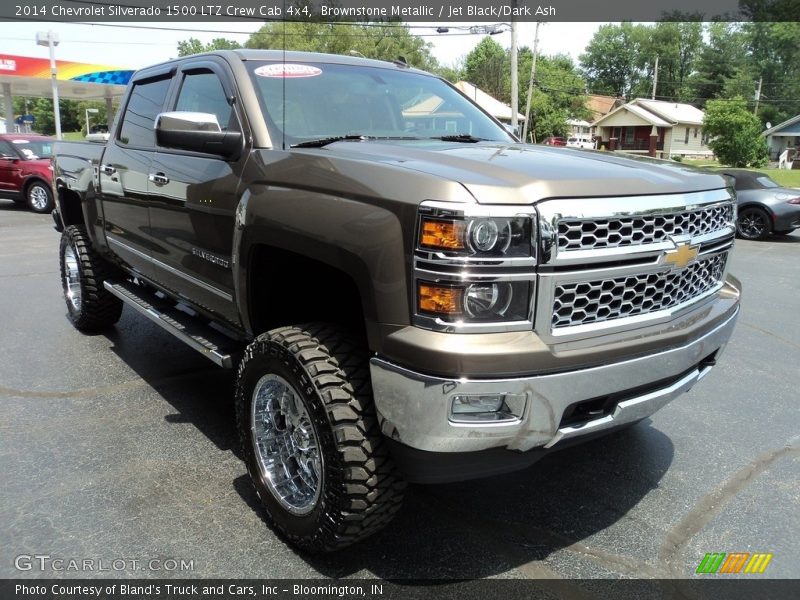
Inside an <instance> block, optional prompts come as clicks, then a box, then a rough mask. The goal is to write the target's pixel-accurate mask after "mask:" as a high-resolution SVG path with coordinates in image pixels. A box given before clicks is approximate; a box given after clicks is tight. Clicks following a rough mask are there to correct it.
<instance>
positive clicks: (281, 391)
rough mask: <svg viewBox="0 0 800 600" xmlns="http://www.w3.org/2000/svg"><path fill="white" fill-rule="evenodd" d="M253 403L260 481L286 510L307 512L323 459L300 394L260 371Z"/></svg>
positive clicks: (316, 494)
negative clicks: (261, 374) (261, 375)
mask: <svg viewBox="0 0 800 600" xmlns="http://www.w3.org/2000/svg"><path fill="white" fill-rule="evenodd" d="M251 406H252V409H251V411H252V412H251V415H250V433H251V436H252V442H253V447H254V449H255V451H256V457H257V461H256V462H257V465H258V470H259V475H260V477H261V479H262V481H263V483H264V485H265V486H266V487H267V489H268V490H269V491H270V493H271V494H272V495H273V496H274V497H275V499H276V500H277V501H278V502H279V503H280V504H281V506H283V507H284V508H285V509H286V510H287V511H289V512H290V513H292V514H295V515H305V514H308V513H309V512H311V511H312V510H313V509H314V507H315V506H316V504H317V501H318V500H319V496H320V490H321V489H322V485H321V479H322V458H321V454H320V450H319V443H318V441H317V435H316V432H315V431H314V426H313V425H312V424H311V419H310V417H309V415H308V410H307V409H306V407H305V404H304V403H303V400H302V399H301V398H300V394H298V392H297V390H295V389H294V387H293V386H292V385H291V384H289V383H288V382H287V381H286V380H285V379H283V378H282V377H280V376H279V375H274V374H269V375H264V376H263V377H262V378H261V379H259V380H258V383H257V384H256V386H255V389H254V390H253V397H252V400H251Z"/></svg>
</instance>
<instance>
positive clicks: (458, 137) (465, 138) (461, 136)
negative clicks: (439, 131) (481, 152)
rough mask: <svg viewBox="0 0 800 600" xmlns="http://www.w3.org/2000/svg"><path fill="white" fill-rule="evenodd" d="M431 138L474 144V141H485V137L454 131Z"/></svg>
mask: <svg viewBox="0 0 800 600" xmlns="http://www.w3.org/2000/svg"><path fill="white" fill-rule="evenodd" d="M430 139H432V140H442V141H443V142H461V143H464V144H474V143H476V142H486V141H488V140H486V139H485V138H479V137H475V136H474V135H470V134H469V133H454V134H453V135H442V136H437V137H432V138H430Z"/></svg>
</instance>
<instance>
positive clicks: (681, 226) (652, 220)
mask: <svg viewBox="0 0 800 600" xmlns="http://www.w3.org/2000/svg"><path fill="white" fill-rule="evenodd" d="M731 222H733V204H732V203H730V202H726V203H724V204H718V205H715V206H710V207H707V208H702V209H698V210H686V211H682V212H675V213H668V214H654V215H637V216H635V217H614V218H608V219H592V220H590V221H589V220H583V219H569V218H568V219H560V220H559V221H558V249H559V251H569V250H593V249H596V248H620V247H624V246H636V245H639V244H653V243H658V242H663V241H665V240H668V239H669V238H670V236H675V235H690V236H692V237H696V236H701V235H706V234H709V233H713V232H715V231H720V230H722V229H724V228H725V227H727V226H729V224H730V223H731Z"/></svg>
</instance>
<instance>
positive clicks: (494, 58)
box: [464, 36, 511, 101]
mask: <svg viewBox="0 0 800 600" xmlns="http://www.w3.org/2000/svg"><path fill="white" fill-rule="evenodd" d="M506 63H508V64H506ZM510 66H511V58H510V56H507V55H506V51H505V50H503V47H502V46H501V45H500V44H498V43H497V42H496V41H494V39H492V38H491V37H489V36H486V37H485V38H483V39H482V40H481V41H480V43H479V44H478V45H477V46H475V47H474V48H473V49H472V51H471V52H470V53H469V54H467V57H466V59H464V76H465V77H466V79H467V81H469V82H470V83H471V84H473V85H476V86H478V87H479V88H480V89H482V90H483V91H484V92H486V93H487V94H489V95H490V96H493V97H495V98H497V99H499V100H503V101H505V96H506V95H507V92H506V88H509V89H510V87H511V84H510V74H509V68H510ZM507 80H508V85H506V81H507Z"/></svg>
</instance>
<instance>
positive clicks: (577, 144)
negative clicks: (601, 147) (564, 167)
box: [567, 135, 594, 150]
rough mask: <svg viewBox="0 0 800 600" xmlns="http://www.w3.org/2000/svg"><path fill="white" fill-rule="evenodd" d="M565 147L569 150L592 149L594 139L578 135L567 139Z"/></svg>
mask: <svg viewBox="0 0 800 600" xmlns="http://www.w3.org/2000/svg"><path fill="white" fill-rule="evenodd" d="M567 146H568V147H569V148H587V149H589V150H593V149H594V139H593V138H592V136H590V135H579V136H573V137H571V138H567Z"/></svg>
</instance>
